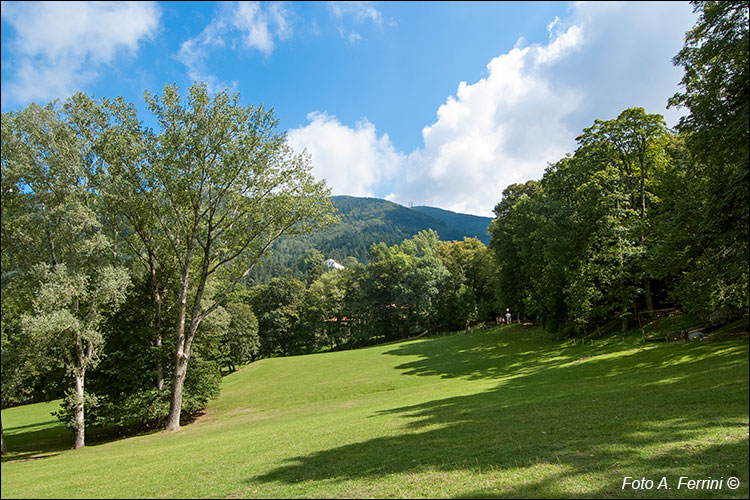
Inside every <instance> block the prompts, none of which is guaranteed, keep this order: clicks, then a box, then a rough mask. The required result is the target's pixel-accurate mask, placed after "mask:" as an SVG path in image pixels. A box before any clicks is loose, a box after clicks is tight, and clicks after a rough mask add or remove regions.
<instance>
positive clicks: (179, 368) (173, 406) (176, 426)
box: [167, 266, 189, 431]
mask: <svg viewBox="0 0 750 500" xmlns="http://www.w3.org/2000/svg"><path fill="white" fill-rule="evenodd" d="M188 271H189V269H188V267H187V266H185V267H184V269H183V271H182V287H181V288H182V290H181V291H180V302H179V308H178V312H177V343H176V345H175V351H174V353H175V363H174V374H173V375H172V398H171V400H170V402H169V416H168V417H167V430H168V431H178V430H180V411H181V410H182V384H183V382H184V381H185V373H187V353H186V352H185V315H186V314H187V293H188Z"/></svg>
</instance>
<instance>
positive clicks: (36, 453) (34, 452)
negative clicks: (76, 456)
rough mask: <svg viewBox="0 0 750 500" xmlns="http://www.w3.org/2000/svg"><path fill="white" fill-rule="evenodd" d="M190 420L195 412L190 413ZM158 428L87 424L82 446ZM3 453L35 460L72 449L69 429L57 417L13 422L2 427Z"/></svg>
mask: <svg viewBox="0 0 750 500" xmlns="http://www.w3.org/2000/svg"><path fill="white" fill-rule="evenodd" d="M190 418H191V420H190V421H192V419H194V418H195V415H192V416H190ZM159 431H160V429H145V430H144V429H137V430H136V429H120V428H115V427H87V428H86V446H97V445H100V444H105V443H109V442H112V441H118V440H120V439H123V438H126V437H131V436H135V435H144V434H152V433H155V432H159ZM4 437H5V444H6V446H7V448H8V451H7V453H5V454H3V456H2V462H16V461H19V462H20V461H28V460H38V459H42V458H49V457H53V456H55V455H59V454H60V452H62V451H65V450H71V449H73V431H72V430H70V429H68V428H67V427H65V426H64V425H63V423H62V422H60V420H58V419H57V418H54V417H52V418H50V420H46V421H42V422H37V423H34V424H28V425H17V426H13V427H8V428H6V429H4Z"/></svg>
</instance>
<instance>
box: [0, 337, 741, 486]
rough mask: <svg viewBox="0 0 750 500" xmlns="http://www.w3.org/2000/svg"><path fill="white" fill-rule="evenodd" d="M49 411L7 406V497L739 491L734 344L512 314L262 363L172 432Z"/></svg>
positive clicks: (233, 379)
mask: <svg viewBox="0 0 750 500" xmlns="http://www.w3.org/2000/svg"><path fill="white" fill-rule="evenodd" d="M48 410H49V405H47V407H44V408H43V407H42V406H39V405H29V406H27V407H20V408H13V409H10V410H4V411H3V424H4V427H5V430H6V438H7V439H6V440H7V444H8V448H9V453H8V455H7V456H4V458H3V463H2V497H3V498H10V497H90V498H93V497H97V498H100V497H101V498H105V497H106V498H113V497H281V498H289V497H307V498H309V497H328V498H331V497H354V498H368V497H399V498H400V497H454V498H456V497H458V498H483V497H514V498H515V497H526V498H534V497H547V498H556V497H565V498H577V497H579V498H580V497H623V498H643V497H653V498H665V497H669V498H678V497H679V498H690V497H692V498H702V497H716V498H747V496H748V344H747V341H745V340H738V341H723V342H692V343H688V344H682V343H670V344H665V343H663V344H647V345H645V346H644V345H643V344H641V339H640V331H637V332H636V331H633V332H631V333H630V334H626V335H625V336H622V335H619V336H612V337H608V338H601V339H596V340H595V341H594V342H593V344H592V343H587V344H585V345H581V344H580V343H579V344H578V345H573V343H572V342H569V341H568V342H559V341H557V339H555V338H551V337H550V336H549V335H547V334H546V333H545V332H544V331H542V330H541V329H538V328H534V327H525V326H515V325H514V326H511V327H499V328H495V329H491V330H487V331H484V332H475V333H471V334H469V335H466V334H457V335H452V336H442V337H436V338H428V339H423V340H417V341H410V342H402V343H396V344H390V345H382V346H376V347H371V348H367V349H360V350H355V351H346V352H337V353H326V354H316V355H310V356H300V357H293V358H276V359H267V360H262V361H260V362H256V363H253V364H251V365H249V366H247V367H245V368H244V369H242V370H241V371H240V372H238V373H235V374H233V375H231V376H228V377H226V378H225V380H224V382H223V388H222V394H221V397H220V398H219V399H218V400H217V401H215V402H214V403H212V405H211V406H210V407H209V408H208V410H207V411H206V414H205V415H204V416H203V417H201V418H200V419H199V420H198V421H197V422H195V423H194V424H192V425H189V426H186V427H184V428H183V430H181V431H180V432H178V433H173V434H169V433H165V432H160V433H155V434H150V435H145V436H138V437H133V438H129V439H123V440H119V441H114V442H109V443H105V444H99V445H95V446H87V447H86V448H85V449H83V450H80V451H72V450H69V449H64V448H65V447H64V446H60V442H59V441H55V440H56V439H60V438H61V437H62V438H65V437H66V436H67V439H68V441H67V443H68V444H67V448H69V447H70V435H69V433H68V431H66V430H64V429H62V427H61V426H60V425H59V424H57V423H55V422H52V420H53V417H50V416H49V411H48ZM24 425H33V426H34V427H22V426H24ZM39 430H45V431H46V432H51V431H55V432H56V434H54V435H40V434H34V432H37V431H39ZM32 438H34V439H32ZM34 440H36V441H35V444H32V443H34ZM45 450H48V451H50V450H51V451H53V452H54V453H55V455H54V456H47V457H45V458H35V459H32V458H31V457H32V456H34V455H37V454H43V453H45ZM625 476H631V477H637V478H640V477H647V478H649V477H650V478H652V479H657V480H658V479H660V478H661V477H667V478H668V480H669V481H670V483H673V484H672V486H674V488H676V485H677V482H676V481H677V480H678V479H679V477H680V476H687V477H690V478H695V479H702V478H704V477H709V476H712V477H725V478H728V477H732V476H735V477H738V478H739V479H740V482H741V484H740V488H739V489H737V490H730V489H728V488H727V487H726V486H725V487H724V488H723V489H722V490H718V491H714V490H702V491H694V490H686V489H681V490H676V489H674V488H673V489H672V490H670V491H669V493H668V494H665V491H663V490H662V491H657V490H651V491H648V490H646V491H643V490H631V489H625V490H623V489H622V482H623V478H624V477H625Z"/></svg>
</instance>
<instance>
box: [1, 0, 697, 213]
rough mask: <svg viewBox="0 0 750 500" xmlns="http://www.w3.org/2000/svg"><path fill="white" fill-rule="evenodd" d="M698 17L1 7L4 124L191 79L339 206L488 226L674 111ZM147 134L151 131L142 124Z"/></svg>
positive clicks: (600, 7) (435, 5)
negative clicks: (346, 200) (640, 116)
mask: <svg viewBox="0 0 750 500" xmlns="http://www.w3.org/2000/svg"><path fill="white" fill-rule="evenodd" d="M695 20H696V16H695V14H693V12H692V8H691V6H690V5H689V4H688V3H687V2H645V3H637V2H625V3H618V2H593V3H579V2H574V3H568V2H477V3H473V2H457V3H453V2H383V3H378V2H321V3H317V2H269V3H265V2H219V3H215V2H155V3H151V2H143V3H141V2H123V3H120V2H102V3H86V2H49V3H44V2H43V3H37V2H2V35H1V40H2V73H1V75H2V76H1V81H2V103H1V105H2V111H3V112H6V111H12V110H15V109H20V108H22V107H23V106H25V105H27V104H28V103H29V102H31V101H36V102H39V103H46V102H48V101H50V100H52V99H54V98H65V97H67V96H68V95H70V94H71V93H73V92H75V91H77V90H81V91H84V92H86V93H88V94H89V95H93V96H95V97H105V96H106V97H114V96H122V97H123V98H125V99H126V100H127V101H130V102H133V103H135V104H136V105H137V106H138V108H139V110H141V111H145V107H144V106H143V91H144V90H148V91H149V92H152V93H158V92H160V91H161V89H162V87H163V86H164V84H165V83H177V84H178V85H179V86H180V87H181V88H183V89H185V88H187V87H188V86H189V85H190V83H191V82H192V81H194V80H202V81H205V82H206V83H207V84H208V85H209V88H210V89H212V90H221V89H224V88H229V89H230V90H232V91H237V92H240V94H241V101H242V103H243V104H256V103H260V102H262V103H264V104H265V105H267V106H273V107H274V110H275V112H276V115H277V117H278V118H279V126H280V128H281V129H283V130H287V131H288V137H289V142H290V144H291V145H292V147H293V148H295V150H298V151H301V150H302V149H307V151H308V152H309V153H310V154H311V156H312V163H313V165H314V172H315V174H316V176H318V177H319V178H325V179H326V180H327V182H328V185H329V186H331V188H332V190H333V193H334V194H349V195H354V196H375V197H379V198H388V199H390V200H393V201H396V202H398V203H401V204H404V205H408V204H409V203H414V204H415V205H431V206H437V207H441V208H446V209H450V210H455V211H459V212H465V213H473V214H477V215H486V216H490V215H491V212H492V208H493V207H494V205H495V204H496V203H497V202H498V201H499V200H500V195H501V192H502V190H503V189H504V188H505V187H506V186H507V185H508V184H510V183H513V182H525V181H526V180H528V179H532V178H533V179H538V178H540V177H541V176H542V175H543V173H544V169H545V167H546V166H547V164H548V163H549V162H554V161H556V160H558V159H560V158H561V157H563V156H564V155H565V153H567V152H572V151H573V150H574V149H575V137H576V136H577V135H578V134H579V133H580V131H581V129H582V128H584V127H587V126H590V125H591V124H592V123H593V121H594V119H596V118H600V119H609V118H614V117H615V116H617V114H618V113H619V112H620V111H622V110H623V109H625V108H627V107H632V106H642V107H644V108H646V111H647V112H650V113H661V114H664V115H665V117H666V119H667V122H668V123H669V124H670V125H674V124H676V121H677V119H678V118H679V116H680V114H681V113H683V111H682V110H677V109H669V110H667V109H666V101H667V98H669V97H670V96H671V95H672V94H674V92H676V91H677V90H678V83H679V80H680V78H681V76H682V70H681V68H678V67H674V66H673V65H672V63H671V58H672V57H673V56H674V55H675V54H676V53H677V51H679V49H680V48H681V47H682V44H683V36H684V33H685V31H687V30H688V29H689V28H690V27H691V26H692V25H693V24H694V23H695ZM141 118H142V119H144V120H147V118H148V116H147V115H146V114H145V112H144V113H143V114H142V115H141Z"/></svg>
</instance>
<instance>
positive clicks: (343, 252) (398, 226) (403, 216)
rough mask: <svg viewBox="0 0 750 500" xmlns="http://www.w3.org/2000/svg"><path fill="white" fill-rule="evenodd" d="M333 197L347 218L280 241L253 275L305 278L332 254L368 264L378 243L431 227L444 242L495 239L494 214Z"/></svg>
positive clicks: (256, 278)
mask: <svg viewBox="0 0 750 500" xmlns="http://www.w3.org/2000/svg"><path fill="white" fill-rule="evenodd" d="M332 200H333V203H334V205H335V207H336V210H337V213H338V215H339V216H340V217H341V222H340V223H339V224H336V225H334V226H331V227H329V228H326V229H324V230H320V231H316V232H314V233H312V234H309V235H306V236H299V237H294V238H287V237H284V238H281V239H279V241H278V242H277V243H276V244H275V245H274V248H273V254H272V255H271V256H270V257H269V258H267V259H266V260H265V262H264V263H263V265H262V266H260V267H259V268H258V269H257V270H255V271H254V273H253V274H252V275H251V280H252V282H254V283H266V282H268V281H269V280H270V279H271V278H273V277H279V276H293V277H296V278H298V279H303V278H304V277H305V274H306V272H308V271H309V270H310V269H311V268H313V267H314V266H315V265H317V264H318V263H319V262H322V261H323V260H325V259H329V258H332V259H336V260H337V261H339V262H343V261H344V260H345V259H346V258H347V257H353V258H355V259H357V260H358V261H359V262H362V263H366V262H367V261H368V252H369V249H370V246H371V245H372V244H373V243H380V242H383V243H385V244H386V245H388V246H391V245H395V244H398V243H401V242H402V241H403V240H405V239H407V238H410V237H412V236H414V235H415V234H417V233H418V232H419V231H424V230H427V229H434V230H435V231H437V233H438V234H439V235H440V239H442V240H444V241H453V240H458V241H461V240H463V239H464V237H469V238H472V237H476V238H478V239H479V240H481V241H482V242H483V243H485V244H488V243H489V234H488V233H487V227H488V226H489V223H490V221H491V220H492V219H490V218H489V217H479V216H475V215H467V214H458V213H455V212H451V211H448V210H442V209H439V208H433V207H414V208H407V207H404V206H402V205H399V204H397V203H393V202H390V201H387V200H381V199H377V198H359V197H355V196H333V197H332Z"/></svg>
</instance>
